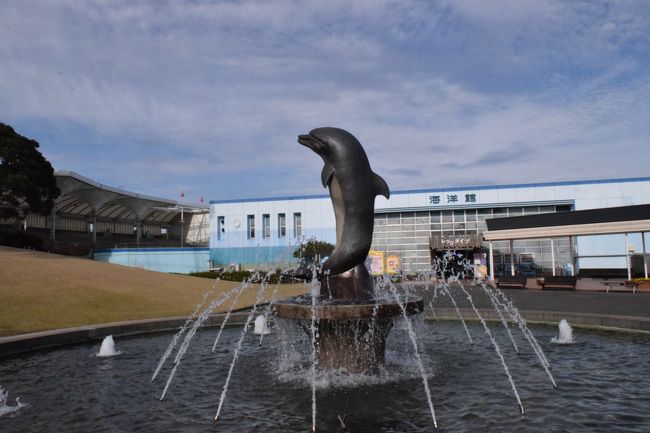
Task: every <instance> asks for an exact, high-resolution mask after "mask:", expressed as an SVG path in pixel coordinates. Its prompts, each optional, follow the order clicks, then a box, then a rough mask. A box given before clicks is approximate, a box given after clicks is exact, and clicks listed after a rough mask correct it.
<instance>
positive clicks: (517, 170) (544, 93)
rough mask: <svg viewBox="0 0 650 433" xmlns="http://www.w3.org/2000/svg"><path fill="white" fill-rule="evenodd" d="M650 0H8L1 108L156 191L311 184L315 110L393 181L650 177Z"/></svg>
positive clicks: (1, 38)
mask: <svg viewBox="0 0 650 433" xmlns="http://www.w3.org/2000/svg"><path fill="white" fill-rule="evenodd" d="M647 12H648V6H647V3H644V2H632V1H629V2H595V3H587V4H585V3H580V4H576V3H570V2H556V1H550V0H548V1H535V2H533V1H530V2H528V1H525V2H521V1H505V2H498V3H496V4H495V3H493V2H490V3H485V2H479V1H458V2H457V1H454V2H442V3H431V2H409V3H403V2H393V1H385V2H376V1H359V2H345V1H331V2H309V3H304V2H296V1H275V2H265V1H264V2H262V1H259V2H207V1H206V2H203V1H197V2H175V1H173V2H172V1H170V2H158V1H151V2H137V3H133V2H126V1H110V2H99V1H97V2H91V1H88V2H81V3H80V2H76V1H72V0H70V1H67V2H64V1H61V2H55V3H38V2H35V3H30V2H18V1H16V2H3V4H2V6H0V58H2V59H3V63H2V65H0V120H2V121H5V122H8V123H12V124H14V126H23V128H25V129H26V130H34V131H38V132H39V133H41V134H42V135H40V136H34V137H33V138H35V139H37V140H39V141H40V142H41V143H42V144H43V149H45V150H47V149H51V152H52V153H51V154H52V155H54V158H55V159H56V161H57V164H59V166H58V167H57V168H61V169H67V168H72V169H75V170H77V171H79V172H81V173H82V174H84V173H88V172H91V173H95V172H97V173H102V176H103V177H108V179H102V180H103V181H104V182H106V183H111V178H113V179H115V181H114V182H113V183H116V184H117V183H127V182H124V181H121V180H120V179H121V177H124V176H128V177H129V179H130V180H132V181H133V182H134V183H137V184H142V185H143V188H142V189H143V190H146V189H147V182H150V187H151V188H152V189H155V190H156V191H159V193H161V194H162V193H163V192H164V188H165V186H164V185H165V183H166V182H168V183H170V187H169V188H170V190H171V188H172V186H171V181H170V180H166V179H171V178H173V179H174V182H175V184H174V188H175V187H176V186H177V184H178V185H180V184H182V183H183V182H185V183H186V184H196V185H197V186H198V185H200V186H201V187H202V188H203V189H204V190H210V191H212V194H213V196H214V198H217V197H219V196H224V195H227V196H230V197H232V196H242V195H256V196H259V195H268V194H266V193H265V192H264V191H257V190H256V189H258V188H259V185H260V184H263V185H264V187H265V191H268V192H269V193H278V194H283V195H284V194H292V193H306V192H320V188H319V185H318V182H317V181H314V182H313V186H310V184H309V183H305V182H308V181H307V180H306V179H310V178H311V177H313V176H312V174H311V173H312V172H313V173H318V170H319V169H320V167H319V165H320V160H319V158H317V157H316V156H315V155H311V154H309V152H307V151H305V149H304V148H300V147H298V145H297V144H296V143H295V139H296V136H297V135H298V134H300V133H304V132H307V131H308V130H309V129H311V128H313V127H317V126H322V125H332V126H340V127H343V128H346V129H349V130H350V131H351V132H353V133H355V134H356V135H358V136H359V138H360V139H361V141H362V143H364V145H365V146H366V148H367V151H368V154H369V156H370V160H371V163H372V164H373V167H375V169H376V171H378V172H380V173H386V175H385V177H387V178H390V179H387V180H389V183H390V184H391V186H393V188H394V189H395V188H397V189H399V188H419V187H426V186H429V185H437V186H444V185H446V184H449V183H453V184H465V183H466V182H468V181H469V180H475V181H477V182H478V181H480V182H500V183H503V182H516V181H519V180H525V181H542V180H553V179H556V178H559V177H564V178H584V177H595V176H596V173H602V174H603V176H604V175H607V176H617V177H620V176H626V175H634V176H636V175H643V174H645V172H646V167H647V162H648V161H645V164H643V163H642V162H643V158H639V155H643V154H646V155H647V153H644V151H645V149H646V148H647V144H648V143H647V138H646V137H648V136H650V134H648V133H649V132H650V131H649V129H650V127H649V126H648V125H650V116H649V114H648V110H647V100H648V97H649V96H650V89H649V83H648V79H647V78H646V77H648V72H650V71H648V69H649V67H648V66H649V60H648V59H650V56H649V55H648V54H650V53H649V51H650V48H649V47H650V45H649V43H648V35H647V31H646V30H647V28H650V21H649V19H650V18H649V17H650V13H647ZM48 128H49V129H48ZM612 143H620V147H621V148H625V149H626V150H627V151H626V152H625V153H623V154H621V153H620V152H618V150H617V148H616V147H614V146H612ZM623 143H624V144H623ZM93 146H95V147H101V150H98V152H99V153H101V154H102V158H101V160H99V161H98V160H97V158H95V157H94V156H95V155H94V152H95V151H94V150H92V151H91V150H90V149H93ZM88 152H92V153H91V154H90V155H88V156H87V157H83V156H79V154H80V153H81V154H84V153H88ZM559 154H561V155H566V156H567V157H563V158H561V160H560V161H558V162H553V163H551V161H555V159H556V158H557V155H559ZM614 157H616V158H620V159H621V164H620V165H619V164H611V161H612V159H613V158H614ZM510 161H515V162H513V163H509V162H510ZM66 164H71V165H73V166H72V167H69V166H66ZM101 164H103V165H102V166H101V167H99V166H100V165H101ZM111 164H113V165H115V166H124V167H129V168H130V169H131V171H132V172H133V173H129V174H124V171H123V170H119V171H117V170H116V171H115V173H112V174H111V171H110V165H111ZM152 164H155V167H156V170H155V172H153V173H152V174H153V175H152V176H145V175H142V174H140V173H139V171H144V172H146V171H149V172H152V170H151V169H149V170H147V167H151V166H152ZM106 165H109V167H107V166H106ZM594 166H595V167H596V169H590V170H587V169H586V168H587V167H594ZM592 173H594V174H593V175H592ZM316 177H317V176H316ZM522 177H525V179H522ZM598 177H601V176H600V175H598ZM241 179H245V180H244V181H242V180H241ZM177 181H178V183H177ZM211 185H214V186H211ZM206 194H207V193H206Z"/></svg>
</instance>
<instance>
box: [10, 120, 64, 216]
mask: <svg viewBox="0 0 650 433" xmlns="http://www.w3.org/2000/svg"><path fill="white" fill-rule="evenodd" d="M38 147H39V145H38V143H37V142H36V141H35V140H31V139H29V138H26V137H23V136H22V135H20V134H18V133H16V131H14V129H13V128H12V127H11V126H9V125H5V124H4V123H0V218H19V217H23V216H24V215H25V214H26V213H27V212H33V213H37V214H41V215H47V214H48V213H49V212H50V211H51V210H52V207H53V206H54V200H56V198H57V197H58V196H59V195H60V194H61V191H60V190H59V188H58V187H57V186H56V179H55V177H54V169H53V168H52V165H51V164H50V163H49V161H48V160H47V159H45V157H44V156H43V154H42V153H41V152H40V151H39V150H38Z"/></svg>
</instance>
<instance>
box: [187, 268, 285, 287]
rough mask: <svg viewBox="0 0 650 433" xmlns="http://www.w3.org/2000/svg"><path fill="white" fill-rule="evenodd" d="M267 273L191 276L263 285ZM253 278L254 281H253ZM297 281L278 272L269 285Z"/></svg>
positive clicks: (206, 273) (200, 274) (273, 275)
mask: <svg viewBox="0 0 650 433" xmlns="http://www.w3.org/2000/svg"><path fill="white" fill-rule="evenodd" d="M266 274H267V273H266V272H263V271H257V272H252V271H232V272H231V271H223V272H191V273H190V275H191V276H193V277H200V278H211V279H213V280H214V279H216V278H221V279H222V280H224V281H238V282H242V281H245V280H250V281H251V282H252V283H261V282H262V281H263V280H264V277H266ZM251 277H253V278H252V280H251ZM293 282H296V281H292V280H291V278H288V277H282V276H281V275H280V271H279V270H277V271H275V272H274V273H273V274H272V275H271V276H270V277H269V278H268V283H269V284H277V283H293Z"/></svg>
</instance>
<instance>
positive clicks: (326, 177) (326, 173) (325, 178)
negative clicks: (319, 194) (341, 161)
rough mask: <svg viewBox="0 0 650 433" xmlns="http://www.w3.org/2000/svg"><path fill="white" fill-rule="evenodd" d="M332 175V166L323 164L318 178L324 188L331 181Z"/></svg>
mask: <svg viewBox="0 0 650 433" xmlns="http://www.w3.org/2000/svg"><path fill="white" fill-rule="evenodd" d="M332 176H334V167H332V166H331V165H329V164H325V166H324V167H323V171H321V173H320V180H321V182H323V187H324V188H326V187H327V186H328V185H329V184H330V182H331V181H332Z"/></svg>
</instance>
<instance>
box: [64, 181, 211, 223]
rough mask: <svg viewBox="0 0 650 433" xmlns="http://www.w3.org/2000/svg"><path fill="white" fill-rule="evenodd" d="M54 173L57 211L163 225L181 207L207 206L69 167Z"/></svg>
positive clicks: (198, 209)
mask: <svg viewBox="0 0 650 433" xmlns="http://www.w3.org/2000/svg"><path fill="white" fill-rule="evenodd" d="M54 177H55V178H56V183H57V185H58V187H59V189H60V190H61V195H60V196H59V198H58V199H57V201H56V213H57V214H60V215H70V216H83V217H86V216H92V215H96V216H97V218H100V219H104V218H105V219H111V220H118V221H135V220H140V221H141V222H143V223H152V224H158V225H165V224H169V223H170V222H171V221H172V220H174V219H175V218H176V217H177V216H179V215H180V213H181V212H182V211H183V212H190V213H198V212H207V211H208V206H204V205H200V206H197V205H192V204H187V203H180V202H178V201H176V200H168V199H164V198H159V197H152V196H148V195H143V194H138V193H134V192H130V191H126V190H123V189H121V188H115V187H112V186H108V185H103V184H101V183H98V182H95V181H93V180H91V179H88V178H87V177H84V176H82V175H80V174H78V173H75V172H73V171H56V172H55V173H54Z"/></svg>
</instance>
